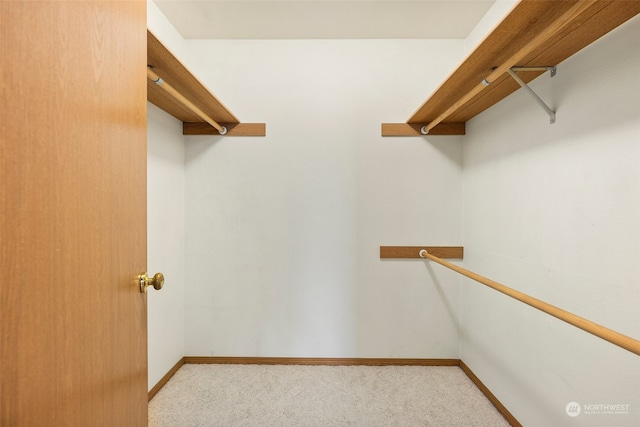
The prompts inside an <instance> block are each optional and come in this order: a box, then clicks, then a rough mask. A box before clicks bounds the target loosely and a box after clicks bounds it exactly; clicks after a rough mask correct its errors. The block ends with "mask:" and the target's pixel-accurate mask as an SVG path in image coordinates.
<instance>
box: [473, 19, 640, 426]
mask: <svg viewBox="0 0 640 427" xmlns="http://www.w3.org/2000/svg"><path fill="white" fill-rule="evenodd" d="M638 40H640V18H638V17H636V18H635V19H633V20H632V21H630V22H628V23H626V24H625V25H623V26H622V27H619V28H618V29H616V30H615V31H613V32H612V33H610V34H608V35H606V36H605V37H604V38H602V39H600V40H598V41H597V42H595V43H594V44H592V45H591V46H589V47H587V48H586V49H584V50H583V51H581V52H579V53H577V54H576V55H574V56H573V57H571V58H569V59H568V60H566V61H564V62H563V63H561V64H559V66H558V74H557V75H556V76H555V77H553V78H550V77H549V75H548V74H547V75H544V76H541V77H539V78H538V79H536V80H535V81H534V82H533V83H532V85H531V86H532V88H533V89H534V90H535V91H536V92H537V93H538V94H539V95H540V96H541V97H542V98H543V99H544V100H546V101H547V102H548V103H549V104H550V106H551V107H553V108H555V109H557V122H556V124H554V125H550V124H549V118H548V116H547V115H546V113H545V112H544V111H543V110H542V109H541V108H540V106H538V105H537V104H536V103H535V102H534V101H533V100H532V99H531V98H530V97H529V96H528V95H527V93H525V92H524V91H518V92H516V93H514V94H513V95H511V96H510V97H508V98H507V99H505V100H504V101H502V102H500V103H499V104H497V105H496V106H494V107H493V108H491V109H489V110H487V111H486V112H484V113H483V114H481V115H479V116H478V117H476V118H474V119H473V120H471V121H470V122H468V123H467V135H466V136H465V141H464V166H463V175H464V190H463V192H464V232H463V236H464V246H465V260H464V265H465V267H467V268H469V269H471V270H473V271H476V272H478V273H480V274H482V275H485V276H487V277H490V278H492V279H494V280H497V281H500V282H502V283H504V284H506V285H507V286H511V287H512V288H515V289H517V290H519V291H522V292H525V293H527V294H530V295H532V296H534V297H536V298H539V299H542V300H544V301H547V302H549V303H551V304H554V305H556V306H558V307H561V308H564V309H566V310H568V311H570V312H573V313H575V314H577V315H580V316H583V317H585V318H587V319H590V320H592V321H594V322H596V323H599V324H602V325H604V326H607V327H609V328H612V329H614V330H617V331H619V332H621V333H623V334H626V335H629V336H631V337H634V338H636V339H638V338H640V311H639V310H638V307H640V285H639V283H640V282H639V279H638V277H639V276H638V274H639V273H640V85H639V84H638V77H640V51H639V50H638ZM461 295H462V296H461V301H462V310H461V311H462V313H463V315H462V319H463V320H462V333H461V337H462V349H461V357H462V359H463V360H464V361H465V362H466V363H467V365H469V367H470V368H471V369H472V370H473V371H474V372H475V373H476V374H477V375H478V376H479V377H480V378H481V379H482V380H483V381H484V383H485V384H486V385H487V386H488V387H489V389H490V390H491V391H492V392H493V393H494V394H495V395H496V396H497V397H498V398H499V399H500V400H501V401H502V402H503V403H504V404H505V405H506V407H507V408H509V410H511V412H512V413H513V414H514V415H515V416H516V418H517V419H518V420H520V421H521V422H522V423H523V425H526V426H574V425H575V426H578V425H579V426H605V425H606V426H637V425H640V358H638V356H636V355H634V354H632V353H630V352H628V351H626V350H624V349H621V348H618V347H616V346H614V345H612V344H610V343H607V342H605V341H603V340H600V339H599V338H596V337H594V336H592V335H590V334H587V333H585V332H583V331H581V330H579V329H576V328H574V327H572V326H570V325H567V324H566V323H563V322H561V321H559V320H557V319H554V318H552V317H549V316H547V315H546V314H544V313H541V312H539V311H537V310H535V309H533V308H530V307H528V306H525V305H523V304H521V303H519V302H517V301H515V300H512V299H510V298H508V297H506V296H503V295H501V294H498V293H496V292H495V291H493V290H490V289H488V288H485V287H483V286H482V285H479V284H477V283H475V282H472V281H469V280H466V279H465V280H464V285H463V287H462V288H461ZM571 402H577V403H578V405H579V406H580V408H581V411H582V413H581V414H580V415H578V416H576V417H570V416H569V415H568V414H567V412H566V407H567V405H568V404H569V403H571ZM594 405H595V406H594ZM598 405H620V406H618V407H617V408H618V410H619V411H620V412H623V413H621V414H602V413H600V414H596V413H593V412H597V411H602V410H605V408H603V407H602V406H598ZM589 412H592V413H589Z"/></svg>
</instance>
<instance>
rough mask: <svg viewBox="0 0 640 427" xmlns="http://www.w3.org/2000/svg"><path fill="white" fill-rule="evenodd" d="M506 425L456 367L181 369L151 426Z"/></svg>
mask: <svg viewBox="0 0 640 427" xmlns="http://www.w3.org/2000/svg"><path fill="white" fill-rule="evenodd" d="M196 426H197V427H210V426H224V427H233V426H247V427H254V426H255V427H266V426H278V427H284V426H310V427H311V426H313V427H315V426H363V427H364V426H366V427H375V426H402V427H411V426H443V427H457V426H464V427H472V426H482V427H485V426H486V427H500V426H509V424H508V423H507V421H506V420H505V419H504V418H503V417H502V415H500V413H498V411H497V410H496V409H495V408H494V407H493V405H492V404H491V402H489V401H488V400H487V398H486V397H485V396H484V395H483V394H482V392H480V390H478V388H477V387H476V386H475V384H473V383H472V382H471V380H470V379H469V378H468V377H467V376H466V375H465V373H464V372H463V371H462V370H461V369H460V368H458V367H447V366H433V367H431V366H429V367H427V366H425V367H417V366H381V367H374V366H300V365H184V366H182V367H181V368H180V370H178V372H177V373H176V374H175V375H174V376H173V378H172V379H171V380H170V381H169V382H168V383H167V384H166V385H165V386H164V387H163V388H162V390H160V392H159V393H158V394H157V395H156V396H155V397H154V398H153V399H152V400H151V402H149V427H196Z"/></svg>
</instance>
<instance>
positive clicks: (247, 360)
mask: <svg viewBox="0 0 640 427" xmlns="http://www.w3.org/2000/svg"><path fill="white" fill-rule="evenodd" d="M184 364H215V365H330V366H459V367H460V369H462V371H463V372H464V373H465V374H466V375H467V376H468V377H469V379H470V380H471V381H472V382H473V383H474V384H475V385H476V387H478V389H480V391H481V392H482V393H483V394H484V395H485V396H486V397H487V399H489V401H490V402H491V403H492V404H493V406H495V408H496V409H497V410H498V412H500V414H502V416H503V417H504V418H505V419H506V420H507V422H508V423H509V424H511V426H512V427H522V424H520V422H519V421H518V420H517V419H516V418H515V417H514V416H513V415H512V414H511V412H509V410H508V409H507V408H506V407H505V406H504V405H503V404H502V403H501V402H500V401H499V400H498V398H497V397H496V396H495V395H494V394H493V393H491V391H490V390H489V389H488V388H487V386H485V385H484V383H483V382H482V381H480V379H479V378H478V377H477V376H476V374H474V373H473V371H471V369H470V368H469V367H468V366H467V365H466V364H465V363H464V362H463V361H462V360H460V359H402V358H359V357H357V358H333V357H332V358H323V357H215V356H185V357H183V358H182V359H180V360H179V361H178V363H176V364H175V365H174V366H173V368H171V369H170V370H169V372H167V374H166V375H165V376H164V377H162V379H161V380H160V381H158V384H156V385H155V386H154V387H153V388H152V389H151V391H149V400H151V399H153V396H155V395H156V394H157V393H158V391H160V389H161V388H162V387H164V385H165V384H166V383H167V382H168V381H169V380H170V379H171V377H173V375H174V374H175V373H176V372H177V371H178V369H180V367H181V366H182V365H184Z"/></svg>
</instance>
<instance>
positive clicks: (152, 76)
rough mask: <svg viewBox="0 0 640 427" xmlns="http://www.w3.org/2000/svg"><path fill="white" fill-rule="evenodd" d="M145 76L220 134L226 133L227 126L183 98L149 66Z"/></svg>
mask: <svg viewBox="0 0 640 427" xmlns="http://www.w3.org/2000/svg"><path fill="white" fill-rule="evenodd" d="M147 78H148V79H149V80H151V81H152V82H154V83H155V84H157V85H158V86H160V87H161V88H163V89H164V90H165V91H166V92H168V93H169V94H170V95H171V96H173V97H174V98H175V99H177V100H178V101H179V102H180V103H181V104H182V105H184V106H185V107H187V108H188V109H189V110H191V111H192V112H193V113H195V114H196V115H197V116H198V117H200V118H201V119H202V120H204V121H205V122H207V123H209V124H210V125H211V126H213V127H214V128H216V129H217V130H218V132H220V135H224V134H226V133H227V128H226V127H224V126H222V125H220V124H219V123H218V122H216V121H215V120H213V119H212V118H211V117H209V116H208V115H207V114H206V113H205V112H204V111H202V110H201V109H199V108H198V107H196V106H195V105H193V103H192V102H191V101H189V100H188V99H187V98H185V97H184V96H183V95H182V94H181V93H180V92H178V91H177V90H175V89H174V88H173V87H172V86H171V85H170V84H169V83H167V82H165V81H164V80H162V78H160V76H159V75H158V74H156V73H155V72H154V71H153V70H151V68H149V67H147Z"/></svg>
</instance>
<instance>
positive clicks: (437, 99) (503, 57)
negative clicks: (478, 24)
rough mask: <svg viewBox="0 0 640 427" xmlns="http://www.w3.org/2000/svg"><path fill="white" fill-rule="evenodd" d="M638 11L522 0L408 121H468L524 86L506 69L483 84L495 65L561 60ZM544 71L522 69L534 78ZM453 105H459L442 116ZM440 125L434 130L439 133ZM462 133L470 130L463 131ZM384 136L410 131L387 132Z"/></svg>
mask: <svg viewBox="0 0 640 427" xmlns="http://www.w3.org/2000/svg"><path fill="white" fill-rule="evenodd" d="M638 13H640V1H636V0H633V1H620V0H595V1H587V0H579V1H577V0H567V1H557V0H521V1H520V3H518V4H517V5H516V6H515V7H514V8H513V10H512V11H511V12H510V13H509V14H508V15H507V16H506V17H505V18H504V20H503V21H502V22H501V23H500V24H498V26H497V27H496V28H495V29H494V30H493V31H492V32H491V33H490V34H489V35H488V36H487V37H486V38H485V39H484V40H483V42H482V43H481V44H480V45H478V47H477V48H476V49H475V50H474V51H473V52H472V53H471V54H470V55H469V56H468V57H467V58H466V59H465V60H464V62H463V63H462V64H461V65H460V66H459V67H458V68H457V69H456V70H455V71H454V72H453V73H452V74H451V75H450V76H449V78H448V79H447V80H446V81H445V82H444V83H442V85H441V86H440V87H439V88H438V89H437V90H436V91H435V92H434V93H433V94H432V95H431V97H429V99H428V100H427V101H426V102H425V103H424V104H423V105H422V106H420V108H419V109H418V110H417V111H416V112H415V113H414V114H413V116H411V117H410V118H409V119H408V120H407V123H406V124H408V125H413V126H414V128H418V129H419V128H420V127H422V126H426V125H429V124H431V123H433V122H438V123H440V124H439V125H438V126H442V125H447V124H448V125H452V124H462V123H465V122H466V121H467V120H469V119H471V118H472V117H474V116H476V115H477V114H479V113H481V112H483V111H484V110H486V109H487V108H489V107H491V106H492V105H494V104H495V103H497V102H498V101H500V100H502V99H504V98H505V97H507V96H509V95H510V94H511V93H513V92H514V91H516V90H517V89H519V88H520V86H519V85H518V83H517V82H516V81H515V80H513V79H512V78H511V76H509V74H507V73H506V72H501V73H499V75H497V76H492V77H493V80H491V79H489V82H490V83H491V84H490V85H489V86H486V87H480V86H479V85H481V84H482V81H483V79H486V78H487V77H489V76H491V74H492V73H494V71H496V70H498V71H501V69H504V68H505V67H506V68H507V69H508V68H511V67H516V66H517V67H536V66H556V65H557V64H559V63H560V62H562V61H563V60H565V59H567V58H568V57H570V56H571V55H573V54H574V53H576V52H578V51H580V50H581V49H583V48H584V47H586V46H588V45H589V44H591V43H592V42H593V41H595V40H597V39H598V38H600V37H601V36H603V35H604V34H606V33H608V32H609V31H611V30H613V29H614V28H616V27H618V26H619V25H621V24H622V23H624V22H626V21H627V20H629V19H631V18H632V17H634V16H635V15H637V14H638ZM514 60H515V61H516V62H514V63H510V61H514ZM559 72H562V71H561V70H559ZM542 73H543V72H542V71H523V72H518V75H519V76H520V77H521V78H522V80H524V81H525V82H526V83H528V82H530V81H532V80H533V79H535V78H536V77H538V76H539V75H540V74H542ZM494 74H495V73H494ZM474 92H477V93H476V94H475V95H473V96H470V94H472V93H474ZM465 97H468V98H469V99H466V100H465V99H464V98H465ZM456 104H459V105H457V106H456ZM452 106H456V108H455V109H453V110H452V111H451V112H450V114H448V115H447V117H445V118H444V119H441V120H438V118H439V117H440V116H441V115H442V114H443V113H445V112H446V111H447V110H449V109H451V107H452ZM436 130H437V127H435V128H434V129H433V131H434V132H433V133H432V132H430V134H433V135H436V134H438V133H436ZM462 134H464V131H462V132H461V133H458V135H462ZM383 136H407V135H406V133H405V134H402V133H398V134H390V133H387V134H386V135H385V134H384V132H383Z"/></svg>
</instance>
